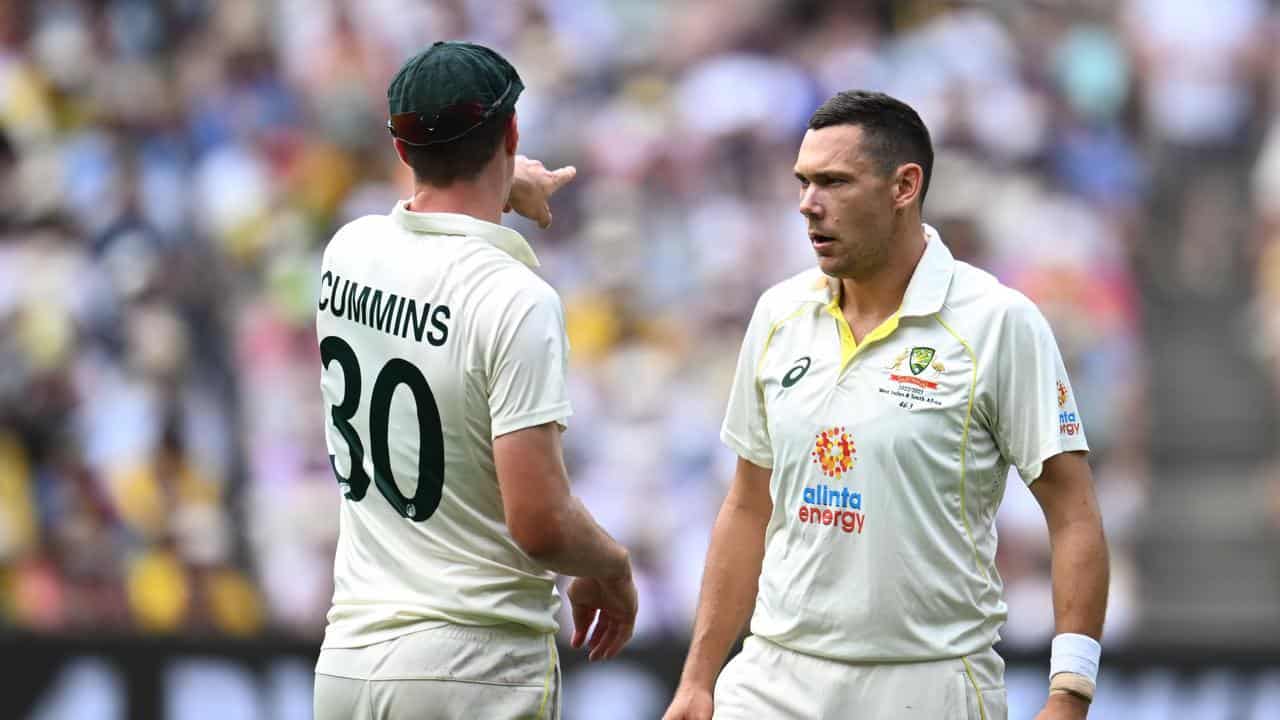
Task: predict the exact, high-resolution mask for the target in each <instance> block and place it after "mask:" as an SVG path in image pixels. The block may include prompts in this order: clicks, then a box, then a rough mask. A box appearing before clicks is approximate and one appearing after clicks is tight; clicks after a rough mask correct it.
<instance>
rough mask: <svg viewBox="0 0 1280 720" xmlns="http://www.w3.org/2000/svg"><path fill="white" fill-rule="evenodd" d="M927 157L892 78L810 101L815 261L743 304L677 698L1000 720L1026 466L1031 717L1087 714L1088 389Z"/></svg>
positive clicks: (1092, 651) (1091, 526) (672, 715)
mask: <svg viewBox="0 0 1280 720" xmlns="http://www.w3.org/2000/svg"><path fill="white" fill-rule="evenodd" d="M932 166H933V149H932V146H931V142H930V139H929V133H928V131H927V129H926V128H925V126H924V124H923V122H921V120H920V118H919V116H918V115H917V114H916V112H915V111H914V110H912V109H911V108H910V107H909V106H907V105H906V104H904V103H902V102H900V101H898V100H895V99H893V98H890V97H888V96H885V95H883V94H879V93H868V92H843V93H840V94H838V95H836V96H834V97H832V98H831V99H830V100H828V101H827V102H826V103H825V104H823V105H822V107H820V108H819V109H818V110H817V111H816V112H815V113H814V115H813V117H812V119H811V120H810V123H809V130H808V132H807V133H805V136H804V140H803V142H802V143H801V146H800V151H799V155H798V157H797V159H796V163H795V176H796V179H797V181H798V182H799V190H800V212H801V213H802V214H803V215H804V216H805V218H806V219H807V220H808V226H809V237H808V238H807V239H808V241H809V242H810V243H811V244H812V246H813V250H814V253H815V254H816V256H817V265H818V267H816V268H814V269H812V270H810V271H807V272H804V273H801V274H800V275H798V276H796V277H793V278H791V279H789V280H786V281H784V282H781V283H779V284H778V285H776V286H774V287H772V288H771V289H769V290H768V291H767V292H765V293H764V294H763V295H762V296H761V298H760V300H759V303H758V304H757V305H756V309H755V313H754V314H753V316H752V318H751V322H750V324H749V326H748V329H747V332H746V338H745V340H744V341H743V344H742V351H741V355H740V357H739V360H738V370H737V375H736V379H735V380H734V384H733V388H732V391H731V395H730V400H729V407H728V411H727V416H726V418H725V422H724V427H723V429H722V433H721V437H722V439H723V440H724V442H725V443H726V444H728V445H729V447H731V448H732V449H733V450H734V451H735V452H737V454H738V455H739V460H738V465H737V471H736V474H735V477H734V480H733V484H732V486H731V488H730V490H729V494H728V497H727V498H726V499H725V501H724V504H723V507H722V508H721V511H720V514H719V517H718V518H717V520H716V524H715V527H714V530H713V532H712V539H711V547H710V550H709V551H708V554H707V562H706V569H705V571H704V577H703V584H702V596H701V601H700V606H699V609H698V614H697V620H696V622H695V625H694V632H693V643H692V647H691V648H690V650H689V656H688V659H687V661H686V664H685V667H684V673H683V676H682V678H681V684H680V688H679V690H678V691H677V693H676V697H675V699H674V700H673V702H672V704H671V707H670V708H669V710H668V711H667V714H666V720H709V719H710V718H711V717H712V713H713V712H714V717H715V720H761V719H763V718H768V719H769V720H789V719H793V718H795V719H799V718H813V719H815V720H817V719H819V718H822V719H828V718H829V719H832V720H834V719H837V718H839V719H843V718H858V719H859V720H864V719H865V720H908V719H913V718H918V719H919V720H1004V718H1005V717H1006V715H1007V709H1006V696H1005V687H1004V662H1003V661H1002V660H1001V658H1000V657H999V655H997V654H996V652H995V651H994V650H993V649H992V645H993V644H994V643H995V642H996V640H997V639H998V637H999V636H998V632H999V629H1000V626H1001V624H1002V623H1003V622H1004V619H1005V615H1006V606H1005V603H1004V600H1003V592H1002V586H1001V582H1000V577H999V575H998V574H997V573H996V567H995V556H996V534H995V516H996V509H997V507H998V505H999V503H1000V500H1001V498H1002V496H1003V494H1004V488H1005V479H1006V477H1007V476H1008V473H1009V468H1010V466H1014V467H1016V468H1017V470H1018V472H1019V474H1020V475H1021V477H1022V479H1023V480H1024V481H1025V482H1026V483H1027V484H1028V485H1029V486H1030V488H1031V492H1032V494H1033V495H1034V496H1035V498H1036V500H1038V501H1039V503H1040V506H1041V507H1042V508H1043V510H1044V515H1045V518H1046V520H1047V521H1048V528H1049V535H1050V539H1051V543H1052V551H1053V591H1054V593H1053V597H1054V600H1053V604H1054V615H1055V618H1056V623H1057V632H1058V635H1057V636H1056V638H1055V639H1054V642H1053V655H1052V659H1051V663H1050V675H1051V678H1050V683H1049V685H1050V689H1049V695H1048V700H1047V702H1046V704H1045V706H1044V709H1043V710H1042V711H1041V713H1040V715H1039V716H1038V718H1039V719H1040V720H1050V719H1052V720H1075V719H1078V718H1083V717H1085V715H1086V714H1087V712H1088V707H1089V701H1090V699H1091V698H1092V695H1093V691H1094V687H1095V682H1096V676H1097V667H1098V658H1099V653H1100V646H1099V644H1098V640H1097V639H1098V638H1099V637H1100V636H1101V632H1102V624H1103V616H1104V614H1105V608H1106V597H1107V583H1108V560H1107V549H1106V542H1105V540H1104V537H1103V532H1102V523H1101V520H1100V516H1099V512H1098V506H1097V501H1096V499H1095V497H1094V491H1093V480H1092V476H1091V473H1090V470H1089V466H1088V464H1087V463H1086V461H1085V454H1086V452H1087V450H1088V447H1087V445H1086V444H1085V437H1084V433H1083V430H1082V425H1081V421H1080V416H1079V410H1078V409H1077V407H1076V400H1075V396H1074V394H1073V393H1072V391H1071V383H1070V381H1069V379H1068V378H1067V373H1066V370H1065V368H1064V366H1063V362H1062V358H1061V355H1060V353H1059V351H1058V347H1057V344H1056V342H1055V341H1054V338H1053V334H1052V332H1051V331H1050V329H1049V326H1048V324H1047V323H1046V322H1045V319H1044V317H1043V316H1042V315H1041V313H1040V312H1039V310H1038V309H1037V308H1036V306H1035V305H1033V304H1032V303H1031V302H1030V301H1029V300H1028V299H1027V298H1025V297H1024V296H1022V295H1021V294H1019V293H1017V292H1015V291H1014V290H1011V289H1009V288H1007V287H1005V286H1003V285H1001V284H1000V283H999V282H998V281H997V280H996V279H995V278H993V277H992V276H991V275H989V274H987V273H985V272H983V271H981V270H978V269H976V268H974V267H972V266H970V265H968V264H966V263H963V262H957V261H956V260H955V259H953V258H952V255H951V253H950V252H949V251H948V250H947V247H946V245H945V244H943V240H942V238H941V237H939V236H938V233H937V232H936V231H935V230H934V229H933V228H931V227H929V226H928V225H925V224H923V222H922V216H921V213H922V210H921V208H922V206H923V203H924V198H925V193H926V191H927V190H928V186H929V176H930V171H931V169H932ZM1045 242H1053V238H1045ZM748 619H750V631H751V634H750V636H749V637H747V639H746V641H745V644H744V646H743V650H742V652H741V653H740V654H739V655H737V656H736V657H735V658H734V659H733V660H732V661H730V662H729V664H728V665H727V666H725V667H724V669H723V671H722V670H721V666H722V665H723V663H724V661H725V658H726V657H727V656H728V654H729V651H730V649H731V647H732V645H733V644H734V642H735V640H736V639H737V638H738V636H739V633H740V632H741V631H742V630H743V628H744V626H745V625H746V624H747V622H748Z"/></svg>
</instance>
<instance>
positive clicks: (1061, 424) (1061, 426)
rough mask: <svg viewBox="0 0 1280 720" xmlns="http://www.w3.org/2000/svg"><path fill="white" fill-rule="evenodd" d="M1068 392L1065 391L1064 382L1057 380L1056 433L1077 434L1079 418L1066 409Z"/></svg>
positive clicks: (1078, 431)
mask: <svg viewBox="0 0 1280 720" xmlns="http://www.w3.org/2000/svg"><path fill="white" fill-rule="evenodd" d="M1068 397H1070V393H1069V392H1068V391H1067V385H1066V383H1064V382H1062V381H1061V380H1059V381H1058V434H1059V435H1067V436H1072V435H1079V434H1080V419H1079V418H1077V417H1076V414H1075V413H1074V412H1071V411H1069V410H1066V409H1065V408H1066V407H1067V398H1068Z"/></svg>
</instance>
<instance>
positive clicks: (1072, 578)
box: [1031, 452, 1111, 720]
mask: <svg viewBox="0 0 1280 720" xmlns="http://www.w3.org/2000/svg"><path fill="white" fill-rule="evenodd" d="M1085 457H1086V456H1085V453H1083V452H1064V453H1059V454H1057V455H1054V456H1053V457H1051V458H1049V459H1048V460H1045V461H1044V469H1043V470H1042V471H1041V473H1040V477H1039V478H1037V479H1036V481H1035V482H1033V483H1031V494H1032V495H1034V496H1035V498H1036V501H1037V502H1039V503H1040V508H1041V509H1042V510H1043V511H1044V517H1045V521H1046V522H1047V523H1048V526H1049V545H1050V550H1051V552H1052V555H1053V570H1052V572H1053V616H1054V624H1055V626H1056V628H1057V630H1056V632H1057V634H1059V635H1061V634H1063V633H1073V634H1077V635H1085V636H1088V637H1091V638H1093V639H1094V640H1101V638H1102V623H1103V620H1104V619H1105V617H1106V612H1107V586H1108V584H1109V582H1110V576H1111V570H1110V561H1109V559H1108V555H1107V541H1106V537H1105V536H1104V534H1103V530H1102V514H1101V512H1100V511H1099V509H1098V499H1097V497H1096V495H1095V494H1094V491H1093V473H1092V472H1091V471H1090V470H1089V463H1088V462H1087V460H1086V459H1085ZM1088 711H1089V703H1088V702H1086V701H1085V700H1083V699H1082V698H1080V697H1078V696H1076V695H1073V694H1071V693H1069V692H1052V693H1051V694H1050V695H1049V699H1048V702H1046V703H1045V707H1044V710H1042V711H1041V713H1040V714H1039V715H1037V716H1036V720H1068V719H1071V720H1075V719H1077V718H1083V717H1085V715H1086V714H1088Z"/></svg>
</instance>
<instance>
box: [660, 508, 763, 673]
mask: <svg viewBox="0 0 1280 720" xmlns="http://www.w3.org/2000/svg"><path fill="white" fill-rule="evenodd" d="M767 523H768V515H767V514H765V515H764V516H763V517H757V516H755V515H753V514H752V513H749V512H743V508H740V507H737V506H733V505H730V504H729V503H726V504H725V506H724V507H722V508H721V510H720V514H719V516H718V517H717V518H716V524H715V527H714V528H713V529H712V532H711V547H710V549H708V550H707V562H706V568H705V569H704V571H703V576H702V591H701V595H700V598H699V601H698V614H697V619H696V620H695V621H694V626H693V641H692V643H691V645H690V647H689V657H688V659H687V660H686V661H685V666H684V673H683V675H682V677H681V682H682V683H687V684H691V685H696V686H700V687H703V688H706V689H710V688H711V687H713V686H714V685H715V679H716V676H717V675H718V674H719V672H720V667H721V666H722V665H723V664H724V661H725V658H726V657H728V655H729V650H730V649H731V648H732V647H733V643H734V642H735V641H736V640H737V639H738V636H739V635H740V634H741V633H742V631H743V629H744V628H745V627H746V625H747V621H748V620H749V619H750V617H751V611H752V610H753V609H754V607H755V599H756V590H757V586H758V583H759V578H760V567H761V564H762V563H763V561H764V534H765V526H766V524H767Z"/></svg>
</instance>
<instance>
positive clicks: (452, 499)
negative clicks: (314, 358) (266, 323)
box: [316, 203, 571, 647]
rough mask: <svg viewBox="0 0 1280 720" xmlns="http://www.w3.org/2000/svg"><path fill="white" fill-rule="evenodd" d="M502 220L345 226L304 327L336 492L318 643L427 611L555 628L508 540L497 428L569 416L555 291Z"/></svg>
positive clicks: (401, 208) (371, 635)
mask: <svg viewBox="0 0 1280 720" xmlns="http://www.w3.org/2000/svg"><path fill="white" fill-rule="evenodd" d="M536 265H537V258H536V257H534V254H533V251H532V250H531V249H530V247H529V245H528V243H526V242H525V240H524V238H522V237H521V236H520V235H519V233H516V232H515V231H513V230H510V229H508V228H505V227H502V226H500V225H494V224H492V223H488V222H484V221H481V220H477V219H475V218H471V217H468V216H465V215H456V214H450V213H415V212H410V211H409V210H408V209H406V207H405V205H404V203H398V204H397V205H396V207H395V208H394V209H393V210H392V211H391V213H390V214H389V215H382V216H367V217H363V218H360V219H359V220H355V221H353V222H351V223H349V224H348V225H346V226H344V227H343V228H342V229H341V230H339V231H338V233H337V234H336V235H335V236H334V237H333V239H332V240H331V241H330V242H329V245H328V247H327V248H326V249H325V253H324V260H323V264H322V268H321V284H320V298H319V302H318V307H317V312H316V333H317V335H318V337H319V339H320V350H321V360H322V362H323V369H322V372H321V379H320V386H321V390H322V392H323V395H324V402H325V405H326V408H327V409H326V413H325V415H326V416H325V420H324V423H325V438H326V440H327V443H328V447H329V453H330V457H331V459H332V464H333V467H334V474H335V476H336V477H337V480H338V487H339V488H340V490H341V492H342V493H343V495H344V498H345V499H344V500H343V502H342V508H341V511H340V513H341V514H340V530H339V534H338V547H337V554H336V557H335V559H334V571H333V574H334V593H333V608H332V609H331V610H330V611H329V618H328V619H329V624H328V628H327V629H326V631H325V640H324V646H325V647H359V646H363V645H369V644H372V643H375V642H380V641H383V640H388V639H391V638H394V637H397V636H399V635H403V634H406V633H409V632H413V631H415V630H419V629H422V628H424V627H427V626H430V625H433V624H438V623H439V622H441V621H447V622H453V623H460V624H466V625H494V624H499V623H518V624H520V625H525V626H527V627H529V628H532V629H534V630H538V631H547V632H551V631H555V630H556V629H557V623H556V621H555V619H554V618H555V612H556V610H557V609H558V606H559V599H558V596H557V594H556V590H555V585H554V583H553V578H554V575H553V573H551V572H549V571H547V570H546V569H544V568H542V567H540V566H539V565H538V564H537V563H535V562H534V561H533V560H531V559H530V558H529V557H528V556H527V555H526V554H525V553H524V552H523V551H522V550H521V549H520V547H519V546H518V545H517V544H516V542H515V541H514V540H513V539H512V537H511V534H510V532H509V531H508V529H507V526H506V523H505V521H504V517H503V507H502V497H501V494H500V493H499V488H498V480H497V476H496V474H495V471H494V462H493V439H494V438H495V437H497V436H499V435H502V434H504V433H509V432H512V431H514V430H519V429H521V428H526V427H532V426H535V425H541V424H544V423H547V422H552V421H556V422H560V423H561V424H563V423H564V421H565V419H566V418H567V417H568V416H569V415H570V413H571V410H570V408H569V401H568V397H567V390H566V385H565V373H566V370H567V362H568V341H567V339H566V336H565V330H564V312H563V308H562V306H561V303H560V298H559V296H558V295H557V294H556V292H555V291H554V290H553V289H552V288H551V287H550V286H549V285H547V283H546V282H544V281H543V280H541V279H540V278H539V277H538V276H537V275H535V274H534V273H533V272H532V271H531V270H530V268H531V267H534V266H536Z"/></svg>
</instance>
